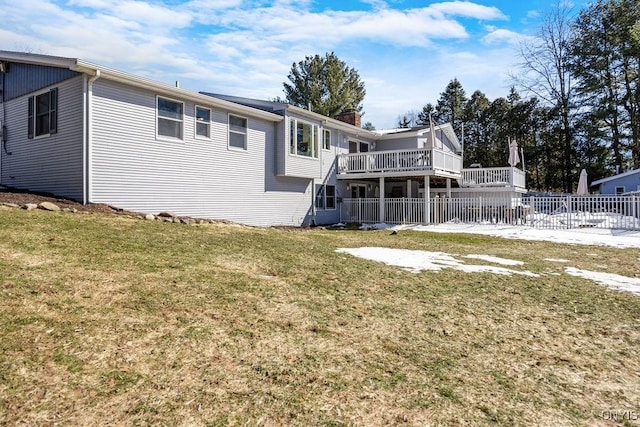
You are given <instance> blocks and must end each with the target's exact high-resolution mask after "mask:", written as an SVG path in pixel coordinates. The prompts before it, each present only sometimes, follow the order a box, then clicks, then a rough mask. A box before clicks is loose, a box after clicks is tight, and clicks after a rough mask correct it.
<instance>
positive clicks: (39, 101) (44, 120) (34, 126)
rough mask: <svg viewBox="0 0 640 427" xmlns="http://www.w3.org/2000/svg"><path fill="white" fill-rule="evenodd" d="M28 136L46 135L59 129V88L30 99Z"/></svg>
mask: <svg viewBox="0 0 640 427" xmlns="http://www.w3.org/2000/svg"><path fill="white" fill-rule="evenodd" d="M28 110H29V111H28V113H27V116H28V120H29V123H28V126H27V131H28V137H29V138H34V137H38V136H46V135H51V134H54V133H56V132H57V131H58V88H53V89H50V90H48V91H46V92H43V93H40V94H38V95H35V96H31V97H29V99H28Z"/></svg>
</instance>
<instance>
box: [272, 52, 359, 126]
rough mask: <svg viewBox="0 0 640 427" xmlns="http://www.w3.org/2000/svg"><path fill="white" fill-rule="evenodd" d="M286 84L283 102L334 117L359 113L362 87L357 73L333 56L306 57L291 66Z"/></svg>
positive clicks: (332, 54)
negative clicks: (348, 112) (347, 112)
mask: <svg viewBox="0 0 640 427" xmlns="http://www.w3.org/2000/svg"><path fill="white" fill-rule="evenodd" d="M288 78H289V81H290V84H289V83H283V85H284V92H285V95H286V100H287V102H289V103H290V104H292V105H295V106H298V107H301V108H311V110H312V111H314V112H316V113H319V114H322V115H325V116H327V117H335V116H337V115H338V114H340V113H342V112H344V111H350V110H356V111H362V100H363V99H364V96H365V93H366V91H365V89H364V83H363V82H362V81H361V80H360V76H359V75H358V72H357V71H356V70H355V69H354V68H350V67H348V66H347V65H346V64H345V63H344V62H343V61H341V60H340V59H338V57H337V56H336V55H335V54H334V53H333V52H331V53H326V54H325V56H324V57H321V56H320V55H315V56H307V57H306V58H305V59H304V61H300V62H298V63H293V65H292V66H291V71H290V72H289V76H288Z"/></svg>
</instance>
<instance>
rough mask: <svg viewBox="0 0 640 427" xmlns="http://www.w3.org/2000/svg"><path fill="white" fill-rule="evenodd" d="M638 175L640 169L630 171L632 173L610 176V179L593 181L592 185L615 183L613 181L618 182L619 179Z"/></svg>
mask: <svg viewBox="0 0 640 427" xmlns="http://www.w3.org/2000/svg"><path fill="white" fill-rule="evenodd" d="M637 173H640V169H634V170H630V171H627V172H623V173H619V174H618V175H614V176H610V177H608V178H602V179H599V180H597V181H593V182H592V183H591V185H599V184H604V183H605V182H609V181H613V180H616V179H619V178H624V177H627V176H631V175H635V174H637Z"/></svg>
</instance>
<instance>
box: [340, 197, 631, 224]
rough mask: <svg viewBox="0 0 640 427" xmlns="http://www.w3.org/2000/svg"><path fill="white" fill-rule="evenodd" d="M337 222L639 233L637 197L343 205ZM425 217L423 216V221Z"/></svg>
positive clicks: (370, 201)
mask: <svg viewBox="0 0 640 427" xmlns="http://www.w3.org/2000/svg"><path fill="white" fill-rule="evenodd" d="M340 209H341V210H340V212H341V221H343V222H351V223H363V224H372V223H380V222H384V223H388V224H441V223H446V222H450V221H451V222H459V223H476V224H510V225H526V226H531V227H535V228H546V229H568V228H608V229H620V230H640V196H638V195H631V196H599V195H598V196H573V195H570V196H559V197H534V196H529V197H522V198H519V197H495V198H488V197H472V198H432V199H430V200H429V203H428V204H426V205H425V200H424V199H422V198H386V199H385V200H384V212H383V214H384V216H383V217H382V218H381V216H380V215H381V211H380V200H379V199H377V198H368V199H344V200H342V202H341V204H340ZM425 213H426V215H425Z"/></svg>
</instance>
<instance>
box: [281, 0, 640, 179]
mask: <svg viewBox="0 0 640 427" xmlns="http://www.w3.org/2000/svg"><path fill="white" fill-rule="evenodd" d="M517 56H518V57H519V59H520V63H519V64H518V65H519V71H518V73H517V74H515V75H513V76H512V78H513V86H512V87H511V89H510V91H509V93H508V95H507V96H505V97H500V98H497V99H494V100H490V99H488V98H487V96H486V95H485V94H484V93H483V92H482V91H481V90H476V91H474V92H473V93H472V94H471V95H470V96H467V94H466V92H465V90H464V88H463V87H462V84H461V83H460V81H458V79H457V78H454V79H453V80H451V81H450V82H449V84H448V85H447V86H446V88H445V89H444V91H443V92H442V93H441V94H440V98H439V99H438V100H437V101H436V102H435V104H434V103H427V104H425V105H424V106H423V107H422V108H421V109H420V110H417V111H416V110H414V111H409V112H407V113H404V114H401V115H399V116H398V126H399V127H412V126H424V125H429V124H430V120H433V121H434V122H436V123H440V124H441V123H447V122H449V123H451V124H452V125H453V128H454V130H455V131H456V133H457V134H458V136H459V137H460V138H461V139H462V140H463V143H464V166H465V167H468V166H469V165H470V164H473V163H480V164H483V165H486V166H495V165H506V163H507V159H508V150H509V148H508V141H509V140H512V139H515V140H516V141H517V142H518V144H519V145H520V147H522V149H523V151H524V159H525V168H526V171H527V183H528V186H529V187H530V188H531V189H536V190H544V191H564V192H572V191H574V190H575V187H576V185H577V181H578V176H579V173H580V170H581V169H583V168H584V169H586V170H587V172H588V174H589V177H590V179H591V180H592V181H593V180H595V179H598V178H601V177H605V176H609V175H611V174H613V173H616V172H623V171H626V170H630V169H636V168H640V2H638V0H598V1H596V2H595V3H591V4H590V5H589V6H587V7H586V8H585V9H583V10H580V11H578V13H577V14H574V13H573V11H572V10H571V9H570V8H569V6H567V3H566V2H560V3H558V4H557V6H555V8H554V9H552V10H550V11H549V12H548V13H547V14H546V15H545V16H544V17H543V19H542V21H541V25H540V27H539V29H538V34H537V37H535V38H532V39H529V40H528V41H526V42H523V43H522V44H521V45H520V48H519V51H518V55H517ZM288 78H289V82H290V83H284V89H285V95H286V99H285V100H284V101H286V102H289V103H291V104H293V105H297V106H300V107H303V108H310V109H312V110H313V111H316V112H318V113H320V114H324V115H326V116H329V117H335V116H336V115H337V114H339V113H341V112H343V111H345V110H357V111H361V110H362V100H363V99H364V96H365V93H366V92H365V88H364V83H363V82H362V81H361V80H360V76H359V75H358V73H357V71H356V70H355V69H353V68H349V67H348V66H347V65H346V64H345V63H344V62H343V61H341V60H340V59H338V58H337V57H336V56H335V54H334V53H333V52H332V53H327V54H325V56H324V57H321V56H319V55H315V56H308V57H306V58H305V60H304V61H300V62H298V63H294V64H293V66H292V68H291V72H290V73H289V76H288ZM521 94H522V95H521ZM363 127H365V128H367V129H370V130H371V129H374V127H373V125H372V124H371V123H369V122H366V123H365V124H364V125H363Z"/></svg>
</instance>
